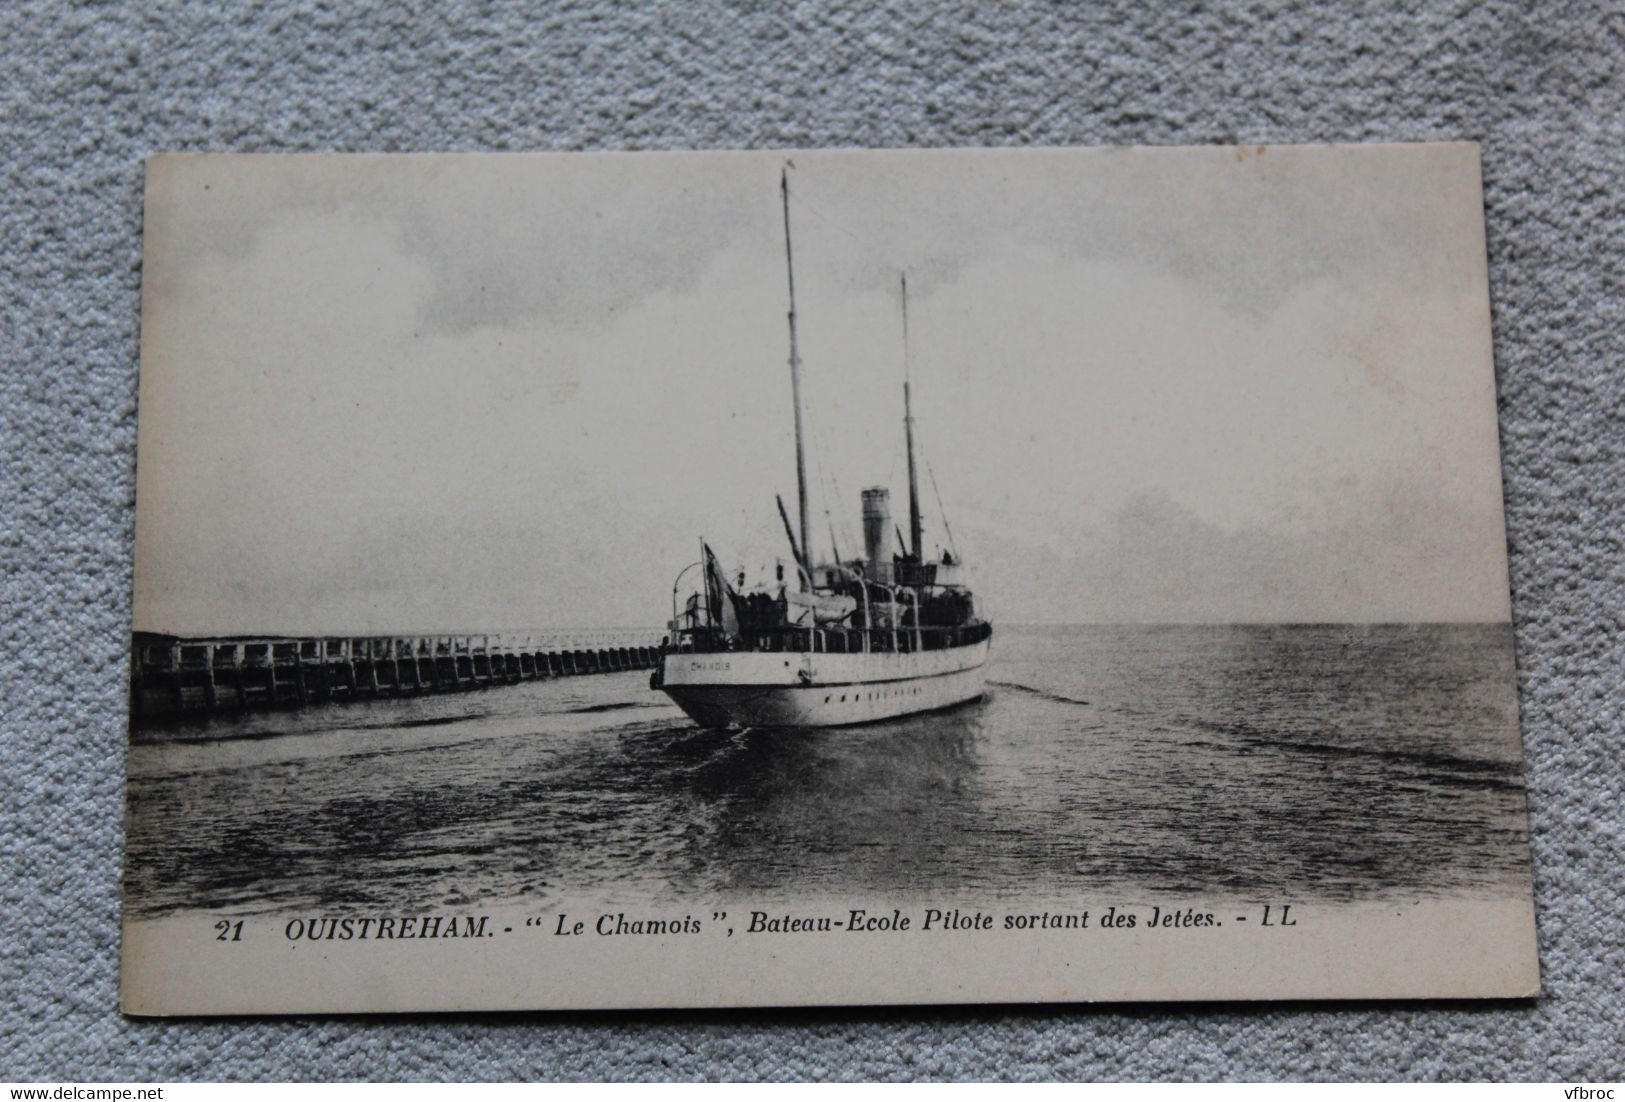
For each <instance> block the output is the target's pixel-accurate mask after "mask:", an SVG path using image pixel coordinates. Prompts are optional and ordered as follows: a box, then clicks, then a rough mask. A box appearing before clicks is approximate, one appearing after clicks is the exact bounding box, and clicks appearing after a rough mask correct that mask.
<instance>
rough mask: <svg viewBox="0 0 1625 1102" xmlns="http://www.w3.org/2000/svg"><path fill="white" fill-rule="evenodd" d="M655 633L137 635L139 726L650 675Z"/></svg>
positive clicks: (133, 668)
mask: <svg viewBox="0 0 1625 1102" xmlns="http://www.w3.org/2000/svg"><path fill="white" fill-rule="evenodd" d="M663 642H664V640H663V639H662V637H661V635H660V633H659V632H657V631H637V630H618V631H589V632H543V633H536V634H529V635H505V634H486V635H399V636H397V635H388V636H319V637H316V636H311V637H293V636H242V637H220V638H188V637H182V636H175V635H160V634H155V633H150V632H136V633H135V634H134V639H133V647H132V655H131V662H130V707H131V714H132V716H133V717H134V718H135V719H137V720H142V719H157V718H161V717H164V716H173V715H180V714H191V713H202V712H213V711H241V710H250V709H263V708H277V707H297V706H300V705H303V704H309V703H314V702H318V701H325V700H368V699H379V698H387V697H399V696H411V695H415V694H420V693H447V692H459V691H463V690H469V689H477V688H484V687H487V686H494V685H512V684H517V683H519V682H522V681H534V680H539V679H543V678H554V677H570V676H577V675H582V674H589V673H618V672H623V671H627V670H643V669H649V668H651V667H653V666H654V664H655V663H656V662H657V661H658V660H659V657H660V648H661V646H662V644H663Z"/></svg>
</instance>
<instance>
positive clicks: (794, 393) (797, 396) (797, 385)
mask: <svg viewBox="0 0 1625 1102" xmlns="http://www.w3.org/2000/svg"><path fill="white" fill-rule="evenodd" d="M779 192H780V194H781V195H782V196H783V197H784V270H785V273H786V275H787V276H788V279H789V284H790V400H791V402H792V403H793V404H794V405H795V409H796V497H797V501H798V503H799V504H800V506H801V518H800V519H801V547H802V548H804V549H806V550H807V551H810V550H811V549H812V543H811V535H812V525H811V524H809V523H808V521H807V452H806V448H805V446H804V445H803V444H802V439H801V356H800V355H799V354H798V353H797V352H796V266H795V262H794V260H793V259H792V257H791V253H790V165H789V163H788V162H786V164H785V166H784V167H783V168H782V169H780V170H779ZM806 565H809V566H810V564H806Z"/></svg>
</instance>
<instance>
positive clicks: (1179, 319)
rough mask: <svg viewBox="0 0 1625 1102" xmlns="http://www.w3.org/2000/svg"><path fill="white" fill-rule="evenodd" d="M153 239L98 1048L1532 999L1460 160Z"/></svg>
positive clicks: (735, 160)
mask: <svg viewBox="0 0 1625 1102" xmlns="http://www.w3.org/2000/svg"><path fill="white" fill-rule="evenodd" d="M145 218H146V222H145V264H144V270H143V306H142V350H141V385H140V414H139V424H140V429H139V453H138V458H137V468H138V475H137V513H138V516H137V526H136V561H135V586H136V592H135V613H134V625H133V639H132V663H131V712H132V719H131V736H130V747H129V769H128V799H129V813H128V829H127V841H126V855H125V904H124V942H123V954H124V958H123V1003H124V1007H125V1009H126V1010H127V1011H128V1012H129V1013H132V1014H238V1013H258V1012H265V1013H294V1012H324V1011H405V1010H416V1011H423V1010H459V1009H482V1010H489V1009H509V1008H513V1009H522V1008H588V1007H712V1006H745V1005H812V1004H823V1005H843V1004H846V1005H854V1004H874V1003H976V1002H1040V1001H1089V1000H1208V999H1287V998H1290V999H1314V998H1326V999H1333V998H1336V999H1349V998H1362V999H1363V998H1428V997H1447V998H1474V997H1518V996H1530V995H1533V994H1536V993H1537V992H1538V988H1539V971H1538V966H1537V961H1536V953H1535V934H1534V914H1533V906H1532V900H1531V886H1530V867H1529V844H1528V834H1527V816H1526V811H1525V792H1524V784H1523V769H1522V758H1521V747H1520V741H1519V731H1518V707H1517V699H1516V695H1515V691H1514V679H1513V643H1512V627H1511V623H1510V615H1509V600H1508V580H1507V567H1506V548H1505V535H1504V529H1503V518H1502V507H1501V481H1500V465H1499V453H1498V441H1497V432H1496V404H1495V379H1494V372H1493V367H1492V360H1491V344H1490V311H1489V301H1488V287H1487V278H1486V269H1485V250H1484V232H1483V211H1482V198H1481V189H1480V179H1479V161H1478V150H1477V148H1476V146H1472V145H1466V144H1449V145H1399V146H1347V147H1315V148H1273V147H1271V148H1266V147H1262V146H1256V147H1255V146H1249V147H1245V148H1198V149H1133V150H1070V149H1067V150H1062V149H1052V150H998V151H993V150H954V151H946V150H945V151H889V152H870V151H807V152H749V153H651V154H538V155H447V156H159V157H155V158H153V159H152V160H151V161H150V162H149V163H148V166H147V193H146V214H145Z"/></svg>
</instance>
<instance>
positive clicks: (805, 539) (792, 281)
mask: <svg viewBox="0 0 1625 1102" xmlns="http://www.w3.org/2000/svg"><path fill="white" fill-rule="evenodd" d="M779 193H780V195H782V196H783V199H784V270H785V275H786V277H787V280H788V283H789V287H790V314H789V318H790V400H791V402H792V404H794V406H795V415H796V504H797V506H798V507H799V510H800V520H801V545H800V548H799V549H797V553H798V554H799V555H804V556H807V558H804V559H803V560H802V562H801V570H802V576H803V577H806V576H808V574H809V573H810V572H811V570H812V561H811V554H812V542H811V538H810V537H811V535H812V525H811V524H810V523H809V522H808V519H807V516H808V513H807V448H806V444H805V443H804V442H803V440H802V431H801V355H800V353H799V352H798V351H797V350H796V265H795V260H794V258H793V254H792V253H791V251H790V165H789V164H788V163H786V164H785V166H784V167H783V168H782V169H780V170H779ZM910 462H911V463H912V460H911V461H910ZM909 469H910V472H912V470H913V467H912V466H910V468H909ZM911 478H912V473H911ZM781 508H782V506H781ZM791 542H792V547H794V541H791Z"/></svg>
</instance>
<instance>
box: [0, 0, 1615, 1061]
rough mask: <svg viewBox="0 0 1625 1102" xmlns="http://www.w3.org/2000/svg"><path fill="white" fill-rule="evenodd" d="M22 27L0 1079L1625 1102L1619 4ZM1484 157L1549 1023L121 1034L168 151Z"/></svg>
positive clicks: (228, 1026) (317, 19) (1237, 1017)
mask: <svg viewBox="0 0 1625 1102" xmlns="http://www.w3.org/2000/svg"><path fill="white" fill-rule="evenodd" d="M1389 9H1390V5H1383V4H1377V5H1372V6H1371V7H1370V8H1368V9H1364V10H1362V9H1361V8H1358V7H1330V6H1328V7H1309V6H1304V5H1282V6H1276V5H1264V4H1258V5H1248V4H1229V5H1222V6H1219V7H1216V8H1212V9H1204V10H1198V9H1197V8H1196V7H1195V6H1193V5H1186V4H1168V5H1162V6H1158V5H1129V4H1124V5H1122V6H1120V7H1118V8H1116V9H1114V8H1112V7H1110V6H1107V7H1100V8H1089V9H1082V8H1078V9H1074V8H1071V7H1069V6H1067V5H1060V4H1052V3H1031V4H1011V5H993V4H962V5H957V6H956V5H952V4H947V3H942V4H907V3H893V4H886V3H880V2H875V3H863V4H855V5H851V6H847V7H830V8H820V7H819V6H817V5H814V4H798V5H794V6H785V7H780V6H776V5H772V6H770V5H765V4H750V5H738V6H733V7H720V6H710V5H697V4H696V5H678V4H673V5H668V6H663V7H649V8H643V9H637V10H634V9H631V8H630V7H627V8H623V7H621V6H619V5H616V4H613V3H608V2H603V3H585V4H574V5H566V4H532V5H486V4H480V5H468V6H466V7H465V6H460V5H435V6H430V5H422V6H421V7H420V6H419V5H407V4H391V5H376V6H371V7H360V6H357V7H354V8H350V7H348V6H345V5H332V6H330V5H320V6H317V5H292V4H288V5H284V4H269V5H262V6H256V7H253V8H248V7H237V6H229V5H225V4H192V5H188V4H151V5H144V4H135V3H130V4H120V3H108V4H94V5H69V4H65V3H21V4H17V3H13V4H8V5H5V6H3V7H0V160H3V168H4V187H3V191H0V258H3V259H0V313H3V324H0V387H3V393H0V410H3V412H0V416H3V424H4V431H3V435H0V456H3V465H0V479H3V484H0V555H3V562H4V579H3V583H0V585H3V589H0V602H3V616H0V733H3V738H0V776H3V777H4V783H5V789H4V797H3V799H0V1013H3V1020H0V1031H3V1032H0V1078H7V1079H22V1080H47V1079H49V1080H55V1081H63V1080H96V1079H121V1080H122V1079H134V1080H150V1079H192V1078H208V1079H261V1078H299V1079H305V1078H324V1079H329V1078H397V1077H399V1078H517V1077H544V1078H600V1077H612V1078H667V1077H681V1078H706V1077H709V1078H754V1077H772V1078H803V1077H818V1078H854V1077H882V1078H962V1077H976V1078H1010V1079H1047V1078H1150V1077H1166V1078H1176V1079H1193V1078H1283V1077H1315V1078H1408V1079H1412V1078H1414V1079H1441V1078H1484V1077H1492V1078H1501V1077H1514V1078H1526V1077H1538V1078H1553V1079H1559V1080H1571V1081H1583V1080H1595V1079H1601V1078H1613V1079H1618V1078H1620V1077H1621V1076H1622V1074H1625V1007H1622V999H1621V986H1622V982H1625V981H1622V979H1621V976H1622V975H1625V841H1622V834H1625V831H1622V825H1621V824H1622V821H1625V810H1622V797H1625V786H1622V783H1621V772H1622V769H1621V763H1620V754H1621V747H1622V745H1625V744H1622V740H1621V735H1622V721H1621V710H1620V696H1621V684H1622V680H1625V672H1622V671H1625V646H1622V645H1621V636H1622V628H1625V548H1622V534H1625V364H1622V362H1621V359H1622V357H1621V352H1622V345H1625V316H1622V313H1625V312H1622V309H1621V291H1622V280H1621V274H1622V272H1625V218H1622V213H1621V207H1622V203H1625V199H1622V194H1625V188H1622V179H1621V172H1620V169H1621V164H1622V160H1625V72H1622V70H1625V8H1621V7H1620V6H1619V5H1618V4H1617V3H1590V2H1575V3H1554V4H1549V5H1526V4H1506V3H1499V4H1487V5H1467V4H1432V5H1429V6H1428V10H1426V11H1422V12H1419V13H1415V14H1397V13H1395V12H1392V11H1390V10H1389ZM1421 139H1476V140H1478V141H1481V142H1482V143H1483V157H1484V172H1485V183H1486V189H1487V218H1488V231H1489V248H1490V276H1491V285H1492V286H1491V290H1492V296H1493V300H1494V308H1495V349H1496V366H1497V376H1498V381H1499V387H1500V415H1501V441H1502V449H1503V456H1504V471H1505V480H1506V503H1507V522H1508V529H1509V531H1508V538H1509V543H1510V548H1511V565H1512V588H1513V611H1514V618H1515V621H1516V625H1517V645H1518V659H1519V692H1520V699H1521V703H1522V709H1523V724H1524V739H1525V746H1526V754H1527V766H1528V776H1529V783H1530V799H1531V814H1532V826H1533V835H1534V849H1535V863H1536V869H1535V886H1536V896H1537V902H1538V906H1539V912H1540V930H1541V958H1542V965H1543V969H1544V975H1545V989H1546V994H1545V996H1544V997H1543V998H1542V999H1540V1000H1539V1001H1538V1002H1534V1003H1521V1004H1516V1005H1510V1006H1494V1005H1468V1004H1452V1005H1409V1006H1407V1005H1364V1004H1362V1005H1353V1006H1350V1005H1339V1006H1316V1005H1311V1004H1297V1005H1288V1006H1270V1005H1262V1006H1257V1007H1251V1006H1234V1005H1230V1006H1220V1007H1208V1008H1203V1007H1150V1008H1145V1007H1126V1008H1125V1007H1114V1008H1105V1009H1092V1008H1076V1007H1074V1008H1059V1009H1055V1008H1026V1009H1016V1010H996V1009H982V1008H963V1009H954V1010H907V1009H905V1010H885V1011H878V1010H862V1011H849V1012H818V1013H810V1014H809V1013H797V1012H787V1011H752V1012H739V1013H726V1014H718V1013H713V1014H693V1013H682V1014H677V1013H671V1014H625V1015H622V1014H614V1015H592V1016H582V1015H569V1014H558V1015H513V1016H488V1017H474V1018H470V1017H452V1016H448V1017H420V1018H408V1019H392V1018H360V1019H356V1018H351V1019H313V1020H236V1021H209V1022H179V1023H162V1022H148V1021H133V1020H126V1019H124V1018H122V1017H121V1016H120V1015H119V1013H118V1011H117V1001H116V983H117V973H118V925H117V917H118V877H119V862H120V837H121V820H122V813H123V810H122V796H123V782H122V776H123V747H124V739H125V732H124V713H125V697H126V677H127V653H126V651H127V645H128V634H127V632H128V630H129V615H130V610H129V593H130V534H131V526H132V520H133V515H134V513H133V505H134V500H133V475H134V462H135V414H136V367H137V339H138V325H137V322H138V308H139V291H140V278H141V269H140V255H141V254H140V245H141V236H140V231H141V187H142V159H143V157H144V156H145V155H146V154H148V153H151V152H154V151H158V150H217V151H224V150H238V151H246V150H313V149H334V150H382V151H403V150H503V149H515V150H518V149H672V148H689V147H693V148H729V147H749V148H764V147H782V146H826V145H828V146H845V145H869V146H963V145H981V144H986V145H1028V144H1045V145H1072V144H1091V145H1096V144H1130V143H1153V144H1177V143H1210V142H1219V143H1229V142H1242V141H1244V142H1247V143H1287V142H1319V141H1371V140H1421Z"/></svg>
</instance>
